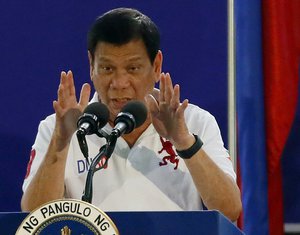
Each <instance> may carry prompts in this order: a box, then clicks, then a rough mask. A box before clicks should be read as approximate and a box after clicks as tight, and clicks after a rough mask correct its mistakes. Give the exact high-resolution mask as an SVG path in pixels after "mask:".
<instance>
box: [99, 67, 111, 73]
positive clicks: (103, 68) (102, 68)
mask: <svg viewBox="0 0 300 235" xmlns="http://www.w3.org/2000/svg"><path fill="white" fill-rule="evenodd" d="M99 70H100V72H101V73H111V72H112V71H113V68H112V66H109V65H100V66H99Z"/></svg>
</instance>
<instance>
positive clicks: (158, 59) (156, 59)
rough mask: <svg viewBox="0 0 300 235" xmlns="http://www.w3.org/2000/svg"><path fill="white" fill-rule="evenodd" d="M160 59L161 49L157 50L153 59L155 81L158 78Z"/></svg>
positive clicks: (161, 57)
mask: <svg viewBox="0 0 300 235" xmlns="http://www.w3.org/2000/svg"><path fill="white" fill-rule="evenodd" d="M162 61H163V55H162V52H161V50H158V52H157V54H156V56H155V59H154V61H153V67H154V73H155V82H158V81H159V80H160V74H161V70H162Z"/></svg>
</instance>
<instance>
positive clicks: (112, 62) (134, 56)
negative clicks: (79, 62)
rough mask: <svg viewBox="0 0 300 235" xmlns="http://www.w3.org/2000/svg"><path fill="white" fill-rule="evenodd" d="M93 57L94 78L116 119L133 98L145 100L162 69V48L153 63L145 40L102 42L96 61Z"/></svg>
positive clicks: (96, 53) (99, 44)
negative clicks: (121, 42)
mask: <svg viewBox="0 0 300 235" xmlns="http://www.w3.org/2000/svg"><path fill="white" fill-rule="evenodd" d="M91 61H92V60H91V57H90V63H91V64H90V65H91V66H90V72H91V79H92V81H93V83H94V87H95V90H96V91H97V92H98V94H99V98H100V100H101V102H102V103H104V104H105V105H107V107H108V109H109V111H110V120H111V121H113V120H114V119H115V117H116V116H117V114H118V113H119V112H120V110H121V109H122V107H123V106H124V105H125V104H126V103H127V102H128V101H130V100H139V101H142V102H144V97H145V96H146V95H147V94H149V93H151V92H152V91H153V88H154V85H155V82H157V81H158V80H159V76H160V73H161V64H162V55H161V52H160V51H159V52H158V54H157V55H156V58H155V61H154V63H153V64H151V62H150V59H149V57H148V54H147V51H146V48H145V45H144V43H143V41H142V40H134V41H130V42H129V43H127V44H124V45H121V46H116V45H113V44H110V43H105V42H101V43H98V44H97V46H96V50H95V57H94V60H93V63H92V62H91Z"/></svg>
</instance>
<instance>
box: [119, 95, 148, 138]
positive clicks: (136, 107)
mask: <svg viewBox="0 0 300 235" xmlns="http://www.w3.org/2000/svg"><path fill="white" fill-rule="evenodd" d="M146 118H147V108H146V106H145V105H144V103H143V102H141V101H137V100H133V101H129V102H128V103H127V104H126V105H125V106H124V107H123V108H122V109H121V112H120V113H119V114H118V116H117V118H116V119H115V121H114V123H115V125H116V124H117V123H119V122H124V123H126V126H127V130H126V132H125V133H126V134H127V133H130V132H131V131H133V129H134V128H137V127H139V126H141V125H142V124H143V123H144V122H145V121H146Z"/></svg>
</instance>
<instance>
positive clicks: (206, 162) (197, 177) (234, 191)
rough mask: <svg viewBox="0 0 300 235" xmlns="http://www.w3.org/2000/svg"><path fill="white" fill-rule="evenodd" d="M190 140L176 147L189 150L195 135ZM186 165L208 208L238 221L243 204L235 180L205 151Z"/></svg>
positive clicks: (186, 161)
mask: <svg viewBox="0 0 300 235" xmlns="http://www.w3.org/2000/svg"><path fill="white" fill-rule="evenodd" d="M189 139H190V140H189V141H187V142H186V144H183V143H181V146H180V147H179V146H178V145H177V146H176V143H175V144H174V147H175V148H176V149H178V150H183V149H188V148H189V147H191V146H192V145H193V144H194V142H195V138H194V136H193V135H190V137H189ZM184 146H185V147H184ZM185 164H186V166H187V167H188V169H189V171H190V173H191V176H192V178H193V181H194V183H195V186H196V188H197V190H198V192H199V194H201V199H202V200H203V202H204V204H205V205H206V207H207V208H208V209H215V210H219V211H221V212H222V213H223V214H224V215H225V216H227V217H228V218H229V219H231V220H232V221H236V220H237V219H238V217H239V215H240V213H241V210H242V203H241V199H240V191H239V188H238V187H237V185H236V183H235V182H234V180H233V178H232V177H231V176H229V175H227V174H226V173H225V172H224V171H223V170H221V169H220V168H219V167H218V166H217V165H216V164H215V163H214V162H213V161H212V160H211V158H210V157H209V156H208V155H207V154H206V152H205V151H204V150H203V149H200V150H199V151H198V152H197V153H196V154H195V155H194V156H193V157H191V158H190V159H186V160H185Z"/></svg>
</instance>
